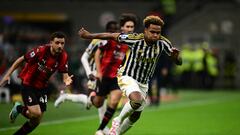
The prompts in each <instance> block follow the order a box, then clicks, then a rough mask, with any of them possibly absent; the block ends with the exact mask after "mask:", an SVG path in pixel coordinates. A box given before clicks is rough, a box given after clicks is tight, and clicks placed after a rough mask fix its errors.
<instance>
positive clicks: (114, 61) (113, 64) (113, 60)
mask: <svg viewBox="0 0 240 135" xmlns="http://www.w3.org/2000/svg"><path fill="white" fill-rule="evenodd" d="M99 48H100V50H101V51H102V58H101V66H100V67H101V72H102V76H103V77H108V78H114V77H117V72H118V69H119V67H120V65H121V64H122V63H123V60H124V58H125V54H126V52H127V50H128V46H127V45H126V44H123V43H119V42H117V41H115V40H107V42H106V43H105V44H104V43H103V44H102V45H100V46H99Z"/></svg>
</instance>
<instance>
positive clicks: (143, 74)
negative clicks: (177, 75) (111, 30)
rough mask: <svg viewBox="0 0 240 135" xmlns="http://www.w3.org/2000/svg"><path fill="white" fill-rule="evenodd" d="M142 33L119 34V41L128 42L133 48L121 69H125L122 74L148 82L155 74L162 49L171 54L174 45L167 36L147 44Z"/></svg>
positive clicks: (144, 82)
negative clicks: (154, 42)
mask: <svg viewBox="0 0 240 135" xmlns="http://www.w3.org/2000/svg"><path fill="white" fill-rule="evenodd" d="M129 35H130V36H129ZM142 35H143V34H140V36H139V35H137V34H120V35H119V37H118V40H119V42H123V43H125V44H127V45H128V46H130V49H131V52H130V54H129V56H127V59H126V61H125V64H124V67H122V69H121V70H122V71H123V72H122V75H128V76H131V77H133V78H134V79H136V80H137V81H138V82H140V83H143V84H147V83H148V82H149V79H150V78H151V77H152V76H153V73H154V70H155V68H156V64H157V62H158V60H159V57H160V55H161V53H162V51H165V52H166V53H167V54H168V55H169V56H170V55H171V48H172V46H171V43H170V42H169V41H168V40H167V39H166V38H162V39H161V40H158V41H157V42H156V44H151V45H147V44H146V42H145V40H144V38H143V36H142ZM134 36H136V37H134Z"/></svg>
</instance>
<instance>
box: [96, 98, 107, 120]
mask: <svg viewBox="0 0 240 135" xmlns="http://www.w3.org/2000/svg"><path fill="white" fill-rule="evenodd" d="M106 109H107V104H106V100H104V103H103V105H102V106H101V107H100V108H98V116H99V120H100V123H101V122H102V120H103V116H104V114H105V112H106Z"/></svg>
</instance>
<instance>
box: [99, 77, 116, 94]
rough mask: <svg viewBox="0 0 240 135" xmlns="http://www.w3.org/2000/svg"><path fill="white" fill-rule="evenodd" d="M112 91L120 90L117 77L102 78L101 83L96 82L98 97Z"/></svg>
mask: <svg viewBox="0 0 240 135" xmlns="http://www.w3.org/2000/svg"><path fill="white" fill-rule="evenodd" d="M112 90H120V88H119V86H118V81H117V77H115V78H107V77H103V78H102V81H99V80H98V81H97V90H96V93H97V95H98V96H107V95H108V94H109V93H110V91H112Z"/></svg>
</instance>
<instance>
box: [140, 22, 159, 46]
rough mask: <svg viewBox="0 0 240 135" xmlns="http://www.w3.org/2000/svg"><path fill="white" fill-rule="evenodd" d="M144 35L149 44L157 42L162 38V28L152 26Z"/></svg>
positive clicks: (145, 30)
mask: <svg viewBox="0 0 240 135" xmlns="http://www.w3.org/2000/svg"><path fill="white" fill-rule="evenodd" d="M144 35H145V39H146V40H147V41H148V42H156V41H157V40H159V38H160V36H161V26H159V25H154V24H150V26H149V27H148V28H145V29H144Z"/></svg>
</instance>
